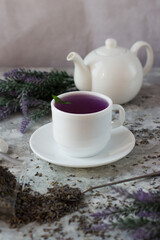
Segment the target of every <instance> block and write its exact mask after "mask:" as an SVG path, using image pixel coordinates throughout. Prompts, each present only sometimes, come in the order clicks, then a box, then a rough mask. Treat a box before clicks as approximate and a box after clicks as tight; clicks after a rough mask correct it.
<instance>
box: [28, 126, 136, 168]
mask: <svg viewBox="0 0 160 240" xmlns="http://www.w3.org/2000/svg"><path fill="white" fill-rule="evenodd" d="M51 125H52V122H49V123H47V124H44V125H42V126H41V127H39V128H38V129H36V130H35V131H34V132H33V133H32V135H31V137H30V139H29V146H30V148H31V150H32V152H33V153H34V154H35V155H36V156H37V157H38V158H40V159H42V160H44V161H47V162H49V163H52V164H55V165H57V166H61V167H69V168H94V167H101V166H105V165H108V164H111V163H113V162H116V161H118V160H120V159H122V158H123V157H125V156H127V155H128V154H129V153H130V152H131V151H132V150H133V148H134V147H135V136H134V135H133V133H132V132H131V131H130V130H129V129H128V128H127V127H125V126H120V127H118V128H115V129H112V131H111V134H112V132H115V131H118V129H120V128H121V129H124V130H127V131H128V133H129V134H130V136H131V137H132V144H131V146H129V147H128V149H127V150H125V151H123V152H122V153H118V154H115V158H114V159H110V160H108V161H107V160H106V161H105V162H104V161H103V162H97V163H94V164H89V163H88V164H87V163H86V164H83V163H82V164H79V165H78V164H76V165H74V164H73V162H72V163H71V164H70V163H68V162H66V163H58V162H57V161H56V162H55V161H54V160H50V159H48V158H47V157H43V156H42V155H41V154H39V153H38V152H37V151H36V150H35V149H34V148H33V146H32V139H33V138H34V136H35V135H36V134H37V132H39V131H40V130H42V128H45V127H50V126H51ZM109 141H110V140H109ZM53 142H54V140H53ZM100 154H101V152H100V153H98V154H97V155H95V156H98V155H100ZM60 156H62V157H64V156H65V155H61V153H60ZM95 156H93V157H86V158H80V157H78V158H76V157H71V156H67V155H66V158H68V159H71V160H74V159H76V160H81V159H83V160H84V159H86V161H87V159H91V158H94V157H95Z"/></svg>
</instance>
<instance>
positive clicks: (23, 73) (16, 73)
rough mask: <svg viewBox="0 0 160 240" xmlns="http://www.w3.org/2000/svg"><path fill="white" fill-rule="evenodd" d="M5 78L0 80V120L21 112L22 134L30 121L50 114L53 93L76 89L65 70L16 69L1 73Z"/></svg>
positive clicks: (71, 78)
mask: <svg viewBox="0 0 160 240" xmlns="http://www.w3.org/2000/svg"><path fill="white" fill-rule="evenodd" d="M4 78H5V79H4V80H0V120H2V119H5V118H7V117H8V116H9V115H10V114H12V113H13V112H18V111H21V112H22V114H23V120H22V123H21V127H20V131H21V132H23V133H24V132H25V131H26V129H27V127H28V126H29V123H30V122H33V121H37V120H38V119H39V118H41V117H44V116H46V115H48V114H49V113H50V101H51V100H52V94H55V95H59V94H60V93H63V92H67V91H70V90H76V88H75V85H74V81H73V77H72V76H70V75H68V74H67V72H65V71H53V70H52V71H50V72H46V71H35V70H30V69H28V70H27V69H24V68H18V69H13V70H11V71H9V72H6V73H4ZM12 103H14V104H12ZM15 103H16V104H15Z"/></svg>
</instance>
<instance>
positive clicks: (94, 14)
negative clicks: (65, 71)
mask: <svg viewBox="0 0 160 240" xmlns="http://www.w3.org/2000/svg"><path fill="white" fill-rule="evenodd" d="M108 37H112V38H116V39H117V41H118V44H119V45H121V46H124V47H127V48H130V47H131V46H132V44H133V43H134V42H136V41H138V40H144V41H147V42H148V43H150V44H151V46H152V47H153V50H154V55H155V61H154V66H155V67H158V66H160V63H159V62H160V61H159V60H160V0H0V67H2V66H3V67H4V66H6V67H8V66H11V67H16V66H26V67H31V66H33V67H36V66H41V67H53V68H58V69H62V68H64V67H71V66H72V63H68V62H67V61H66V56H67V54H68V53H69V52H70V51H76V52H78V53H79V54H80V55H81V56H82V57H84V56H85V55H86V54H87V53H88V52H89V51H91V50H92V49H94V48H97V47H99V46H101V45H104V42H105V39H106V38H108ZM143 58H145V54H144V52H143V51H142V53H141V59H142V61H143Z"/></svg>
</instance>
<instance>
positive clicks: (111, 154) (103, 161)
mask: <svg viewBox="0 0 160 240" xmlns="http://www.w3.org/2000/svg"><path fill="white" fill-rule="evenodd" d="M29 143H30V147H31V149H32V151H33V152H34V153H35V154H36V156H38V157H39V158H41V159H43V160H45V161H47V162H50V163H53V164H56V165H59V166H64V167H73V168H91V167H98V166H103V165H107V164H110V163H113V162H116V161H117V160H119V159H121V158H123V157H125V156H126V155H127V154H129V153H130V152H131V151H132V149H133V148H134V145H135V137H134V135H133V134H132V132H131V131H129V129H127V128H126V127H124V126H121V127H119V128H115V129H113V130H112V131H111V138H110V140H109V142H108V144H107V145H106V146H105V148H104V149H103V150H102V151H101V152H100V153H99V154H97V155H95V156H93V157H89V158H74V157H71V156H69V155H66V154H64V152H62V151H60V149H59V148H57V144H56V142H55V140H54V139H53V135H52V123H48V124H45V125H44V126H42V127H40V128H39V129H37V130H36V131H35V132H34V133H33V134H32V136H31V138H30V141H29Z"/></svg>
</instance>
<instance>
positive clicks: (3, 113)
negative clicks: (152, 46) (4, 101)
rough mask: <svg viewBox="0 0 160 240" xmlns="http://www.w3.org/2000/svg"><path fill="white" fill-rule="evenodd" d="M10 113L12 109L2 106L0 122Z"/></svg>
mask: <svg viewBox="0 0 160 240" xmlns="http://www.w3.org/2000/svg"><path fill="white" fill-rule="evenodd" d="M11 113H12V109H11V107H10V106H8V107H6V106H3V107H1V108H0V121H1V120H3V119H5V118H6V117H7V116H8V115H10V114H11Z"/></svg>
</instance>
